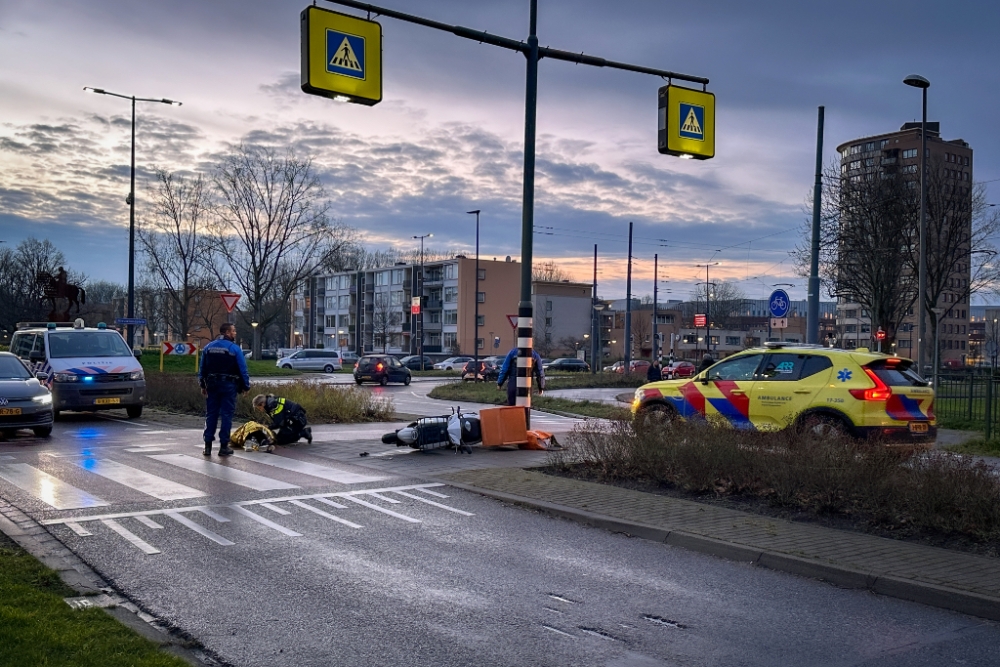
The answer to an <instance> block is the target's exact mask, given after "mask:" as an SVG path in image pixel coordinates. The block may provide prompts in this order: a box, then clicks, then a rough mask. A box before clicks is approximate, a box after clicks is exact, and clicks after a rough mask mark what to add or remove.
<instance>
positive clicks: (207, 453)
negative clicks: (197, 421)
mask: <svg viewBox="0 0 1000 667" xmlns="http://www.w3.org/2000/svg"><path fill="white" fill-rule="evenodd" d="M203 453H204V454H205V456H211V455H212V443H211V442H206V443H205V451H204V452H203Z"/></svg>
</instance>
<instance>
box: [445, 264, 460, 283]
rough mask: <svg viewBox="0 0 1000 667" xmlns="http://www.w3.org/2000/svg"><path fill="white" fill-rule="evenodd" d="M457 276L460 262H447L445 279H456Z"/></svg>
mask: <svg viewBox="0 0 1000 667" xmlns="http://www.w3.org/2000/svg"><path fill="white" fill-rule="evenodd" d="M456 278H458V264H445V266H444V279H445V280H455V279H456Z"/></svg>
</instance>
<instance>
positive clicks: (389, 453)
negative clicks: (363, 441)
mask: <svg viewBox="0 0 1000 667" xmlns="http://www.w3.org/2000/svg"><path fill="white" fill-rule="evenodd" d="M419 451H420V450H419V449H413V448H412V447H406V448H405V449H404V448H403V447H400V448H399V449H390V450H389V451H387V452H379V453H378V454H371V456H372V457H377V456H402V455H403V454H412V453H414V452H419Z"/></svg>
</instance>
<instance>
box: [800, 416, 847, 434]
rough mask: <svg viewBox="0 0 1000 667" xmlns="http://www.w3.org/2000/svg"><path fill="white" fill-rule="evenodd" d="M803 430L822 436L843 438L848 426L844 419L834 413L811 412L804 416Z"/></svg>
mask: <svg viewBox="0 0 1000 667" xmlns="http://www.w3.org/2000/svg"><path fill="white" fill-rule="evenodd" d="M802 430H804V431H806V432H807V433H811V434H813V435H816V436H819V437H820V438H824V439H825V438H843V437H844V436H846V435H847V427H846V426H845V424H844V421H843V420H842V419H838V418H837V417H834V416H832V415H824V414H815V413H814V414H811V415H806V416H805V417H803V418H802Z"/></svg>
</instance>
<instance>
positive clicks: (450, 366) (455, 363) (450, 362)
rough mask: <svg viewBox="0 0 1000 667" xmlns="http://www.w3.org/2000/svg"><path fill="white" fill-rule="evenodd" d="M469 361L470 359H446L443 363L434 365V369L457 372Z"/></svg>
mask: <svg viewBox="0 0 1000 667" xmlns="http://www.w3.org/2000/svg"><path fill="white" fill-rule="evenodd" d="M470 361H472V357H448V358H447V359H445V360H444V361H439V362H438V363H436V364H434V369H435V370H438V371H454V370H459V369H461V368H462V367H464V366H465V364H467V363H469V362H470Z"/></svg>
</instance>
